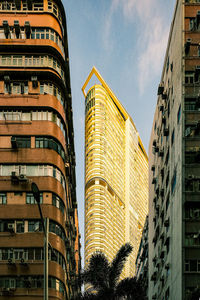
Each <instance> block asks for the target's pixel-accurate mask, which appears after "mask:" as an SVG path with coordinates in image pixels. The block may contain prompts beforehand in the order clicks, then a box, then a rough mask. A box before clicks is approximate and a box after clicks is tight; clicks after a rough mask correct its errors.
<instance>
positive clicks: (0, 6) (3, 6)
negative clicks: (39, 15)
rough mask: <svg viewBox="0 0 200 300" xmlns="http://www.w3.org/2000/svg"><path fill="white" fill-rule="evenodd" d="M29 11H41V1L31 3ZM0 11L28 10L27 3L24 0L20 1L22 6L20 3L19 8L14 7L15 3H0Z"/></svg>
mask: <svg viewBox="0 0 200 300" xmlns="http://www.w3.org/2000/svg"><path fill="white" fill-rule="evenodd" d="M29 9H30V10H34V11H43V1H37V2H32V3H31V7H30V8H29ZM0 10H11V11H12V10H24V11H26V10H28V6H27V1H26V0H22V6H21V3H20V6H16V4H15V1H14V0H13V1H9V0H8V1H6V0H5V1H2V3H0Z"/></svg>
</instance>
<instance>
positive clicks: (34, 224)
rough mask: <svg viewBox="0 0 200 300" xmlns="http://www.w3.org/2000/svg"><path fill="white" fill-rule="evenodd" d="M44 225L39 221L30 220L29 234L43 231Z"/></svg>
mask: <svg viewBox="0 0 200 300" xmlns="http://www.w3.org/2000/svg"><path fill="white" fill-rule="evenodd" d="M42 230H43V229H42V223H41V221H38V220H29V221H28V232H36V231H42Z"/></svg>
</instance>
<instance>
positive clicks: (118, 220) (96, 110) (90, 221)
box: [82, 67, 148, 276]
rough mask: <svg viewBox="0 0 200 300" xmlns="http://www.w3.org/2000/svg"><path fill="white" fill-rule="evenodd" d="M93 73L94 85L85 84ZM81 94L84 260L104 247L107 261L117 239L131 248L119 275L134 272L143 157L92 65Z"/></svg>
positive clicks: (144, 185)
mask: <svg viewBox="0 0 200 300" xmlns="http://www.w3.org/2000/svg"><path fill="white" fill-rule="evenodd" d="M93 75H95V76H96V77H97V79H98V81H99V84H95V85H94V86H92V87H91V88H90V89H89V90H88V92H87V94H86V92H85V89H86V87H87V86H88V84H89V83H90V81H91V78H92V76H93ZM82 91H83V94H84V96H85V263H86V265H87V263H88V261H89V258H90V256H91V254H92V253H93V252H95V251H98V250H101V251H103V252H104V253H105V254H106V255H107V257H108V259H109V260H112V258H113V256H114V255H115V254H116V252H117V251H118V250H119V248H120V247H121V245H122V244H124V243H125V242H130V243H131V244H132V246H133V252H132V254H131V256H130V258H129V263H127V264H126V267H125V270H124V273H123V276H131V275H134V273H135V260H136V257H137V251H138V247H139V243H140V238H141V234H142V229H143V226H144V222H145V217H146V214H147V207H148V158H147V154H146V152H145V150H144V147H143V145H142V142H141V139H140V137H139V134H138V132H137V130H136V128H135V125H134V123H133V121H132V119H131V118H130V116H129V115H128V114H127V112H126V110H125V109H124V108H123V106H122V105H121V103H120V102H119V100H118V99H117V98H116V96H115V95H114V94H113V92H112V91H111V89H110V88H109V87H108V85H107V84H106V82H105V81H104V80H103V78H102V77H101V75H100V74H99V73H98V71H97V70H96V68H95V67H93V69H92V71H91V73H90V75H89V76H88V78H87V80H86V82H85V84H84V86H83V88H82Z"/></svg>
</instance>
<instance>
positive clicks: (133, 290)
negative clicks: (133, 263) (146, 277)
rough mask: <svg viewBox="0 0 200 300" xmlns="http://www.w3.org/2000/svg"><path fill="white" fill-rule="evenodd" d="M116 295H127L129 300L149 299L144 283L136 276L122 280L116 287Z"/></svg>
mask: <svg viewBox="0 0 200 300" xmlns="http://www.w3.org/2000/svg"><path fill="white" fill-rule="evenodd" d="M115 295H116V296H117V297H124V296H126V297H127V299H129V300H132V299H133V300H147V297H146V294H145V291H144V289H143V287H142V284H141V283H140V282H139V281H137V279H136V278H135V277H131V278H125V279H123V280H121V281H120V282H119V284H118V285H117V287H116V291H115Z"/></svg>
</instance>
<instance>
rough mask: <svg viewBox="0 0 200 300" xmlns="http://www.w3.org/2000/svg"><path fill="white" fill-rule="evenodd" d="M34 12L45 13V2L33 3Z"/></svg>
mask: <svg viewBox="0 0 200 300" xmlns="http://www.w3.org/2000/svg"><path fill="white" fill-rule="evenodd" d="M33 10H34V11H43V1H38V2H34V3H33Z"/></svg>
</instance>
